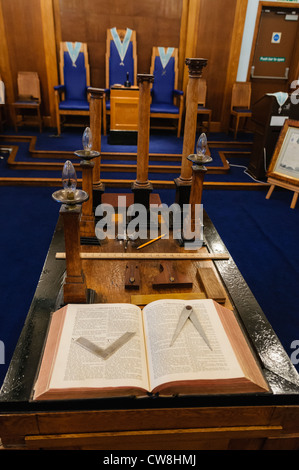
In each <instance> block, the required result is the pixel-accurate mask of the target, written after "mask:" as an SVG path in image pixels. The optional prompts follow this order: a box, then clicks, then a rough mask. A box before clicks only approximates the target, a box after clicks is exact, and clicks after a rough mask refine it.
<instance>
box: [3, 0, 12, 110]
mask: <svg viewBox="0 0 299 470" xmlns="http://www.w3.org/2000/svg"><path fill="white" fill-rule="evenodd" d="M2 3H3V1H0V44H1V54H0V75H1V78H2V80H3V81H4V84H5V103H11V102H12V101H13V100H14V92H13V85H12V75H11V70H10V61H9V53H8V45H7V40H6V29H5V24H4V18H3V11H2ZM6 108H7V111H8V113H7V116H8V117H9V108H8V107H7V105H6Z"/></svg>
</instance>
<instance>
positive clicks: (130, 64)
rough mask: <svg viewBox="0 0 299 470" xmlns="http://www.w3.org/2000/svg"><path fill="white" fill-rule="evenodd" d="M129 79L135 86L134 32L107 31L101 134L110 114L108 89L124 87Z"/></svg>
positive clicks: (135, 46)
mask: <svg viewBox="0 0 299 470" xmlns="http://www.w3.org/2000/svg"><path fill="white" fill-rule="evenodd" d="M127 78H129V82H130V83H131V85H133V86H136V85H137V43H136V32H135V31H134V30H132V29H130V28H126V29H117V28H111V29H108V30H107V40H106V79H105V82H106V89H105V96H104V103H103V133H104V135H106V132H107V116H108V115H109V114H110V88H111V87H112V86H113V85H124V83H125V82H126V81H127Z"/></svg>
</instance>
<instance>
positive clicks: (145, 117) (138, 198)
mask: <svg viewBox="0 0 299 470" xmlns="http://www.w3.org/2000/svg"><path fill="white" fill-rule="evenodd" d="M153 81H154V76H153V75H150V74H139V75H137V83H138V85H139V110H138V140H137V174H136V180H135V181H134V183H133V184H132V191H133V193H134V203H135V204H136V203H139V204H143V205H144V206H145V207H146V208H147V209H148V208H149V197H150V193H151V191H152V189H153V187H152V184H151V183H150V182H149V180H148V162H149V136H150V103H151V83H152V82H153Z"/></svg>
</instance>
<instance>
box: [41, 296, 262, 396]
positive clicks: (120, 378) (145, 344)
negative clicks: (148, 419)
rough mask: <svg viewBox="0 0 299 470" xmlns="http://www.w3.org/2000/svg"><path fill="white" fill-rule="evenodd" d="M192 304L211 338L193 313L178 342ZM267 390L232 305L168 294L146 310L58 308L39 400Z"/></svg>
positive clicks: (91, 306)
mask: <svg viewBox="0 0 299 470" xmlns="http://www.w3.org/2000/svg"><path fill="white" fill-rule="evenodd" d="M186 305H188V306H189V305H190V306H191V307H192V311H193V312H194V313H195V315H196V317H197V319H198V320H199V321H200V324H201V326H202V329H203V330H204V336H205V337H204V336H202V335H201V334H200V333H199V331H198V330H197V329H196V328H195V327H194V324H193V323H192V322H191V321H189V319H187V321H185V323H184V326H183V328H182V330H181V331H180V333H179V335H178V336H177V338H176V340H175V341H174V342H173V341H172V338H173V334H174V331H175V329H176V326H177V323H178V320H179V317H180V314H181V312H182V309H184V307H185V306H186ZM189 308H190V307H189ZM207 339H208V344H207V342H206V340H207ZM268 391H269V390H268V386H267V383H266V381H265V379H264V377H263V374H262V372H261V370H260V367H259V365H258V363H257V361H256V359H255V357H254V355H253V353H252V351H251V348H250V347H249V345H248V343H247V340H246V339H245V337H244V334H243V333H242V330H241V328H240V326H239V324H238V321H237V319H236V317H235V315H234V313H233V312H232V311H231V310H229V309H227V308H225V307H223V306H221V305H220V304H218V303H216V302H214V301H213V300H210V299H201V300H192V301H185V300H172V299H171V300H168V299H167V300H166V299H165V300H157V301H155V302H152V303H150V304H148V305H147V306H145V307H144V309H143V310H141V309H140V308H139V307H138V306H136V305H132V304H125V303H123V304H122V303H118V304H88V305H85V304H84V305H78V304H69V305H67V306H65V307H63V308H62V309H60V310H58V311H56V312H54V313H53V316H52V319H51V324H50V328H49V333H48V336H47V340H46V344H45V349H44V354H43V357H42V361H41V366H40V369H39V373H38V376H37V380H36V383H35V386H34V391H33V400H53V399H77V398H96V397H113V396H128V395H133V396H146V395H148V394H159V395H161V396H169V395H177V394H184V395H194V394H197V395H201V394H219V393H221V394H222V393H228V394H231V393H265V392H268Z"/></svg>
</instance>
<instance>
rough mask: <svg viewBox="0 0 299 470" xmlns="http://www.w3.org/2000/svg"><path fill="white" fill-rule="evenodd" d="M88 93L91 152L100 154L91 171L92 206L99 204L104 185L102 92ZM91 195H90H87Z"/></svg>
mask: <svg viewBox="0 0 299 470" xmlns="http://www.w3.org/2000/svg"><path fill="white" fill-rule="evenodd" d="M88 92H89V93H90V103H89V109H90V130H91V134H92V150H96V151H97V152H100V155H99V156H98V157H97V158H96V159H95V164H94V170H93V199H94V205H95V206H97V205H98V204H100V203H101V197H102V194H103V192H104V191H105V185H104V184H103V183H102V181H101V131H102V107H103V98H104V93H105V92H104V90H103V89H101V88H92V87H89V88H88ZM89 194H91V193H89Z"/></svg>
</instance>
